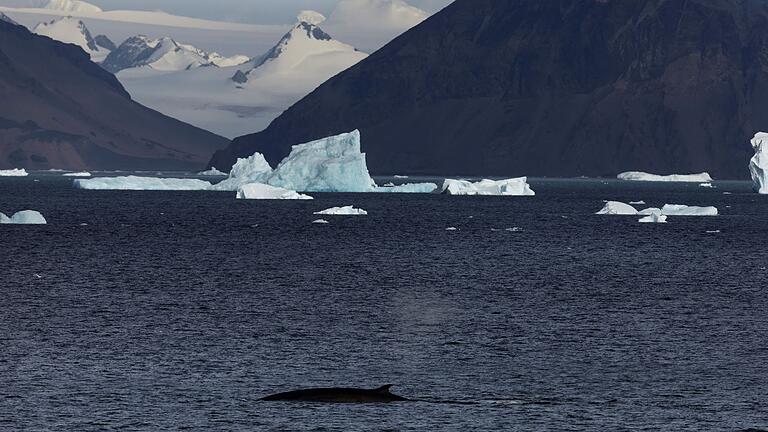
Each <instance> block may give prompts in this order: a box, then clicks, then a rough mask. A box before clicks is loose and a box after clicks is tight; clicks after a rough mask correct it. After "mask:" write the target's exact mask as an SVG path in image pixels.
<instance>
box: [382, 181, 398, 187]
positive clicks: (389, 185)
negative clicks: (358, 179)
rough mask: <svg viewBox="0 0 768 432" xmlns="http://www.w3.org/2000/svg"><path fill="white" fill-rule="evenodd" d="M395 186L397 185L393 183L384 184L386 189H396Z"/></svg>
mask: <svg viewBox="0 0 768 432" xmlns="http://www.w3.org/2000/svg"><path fill="white" fill-rule="evenodd" d="M395 186H396V185H395V184H394V183H392V182H389V183H385V184H384V187H395Z"/></svg>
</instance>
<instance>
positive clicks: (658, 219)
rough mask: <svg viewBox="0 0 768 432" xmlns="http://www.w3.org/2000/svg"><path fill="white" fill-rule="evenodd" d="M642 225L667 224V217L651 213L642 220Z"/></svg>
mask: <svg viewBox="0 0 768 432" xmlns="http://www.w3.org/2000/svg"><path fill="white" fill-rule="evenodd" d="M638 222H640V223H667V217H666V216H664V215H662V214H659V213H651V214H649V215H648V216H646V217H644V218H642V219H640V220H639V221H638Z"/></svg>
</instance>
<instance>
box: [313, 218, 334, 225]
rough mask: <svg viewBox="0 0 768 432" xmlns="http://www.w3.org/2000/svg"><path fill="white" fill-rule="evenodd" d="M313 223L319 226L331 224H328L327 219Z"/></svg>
mask: <svg viewBox="0 0 768 432" xmlns="http://www.w3.org/2000/svg"><path fill="white" fill-rule="evenodd" d="M312 223H313V224H318V225H325V224H329V223H330V222H328V221H327V220H325V219H317V220H313V221H312Z"/></svg>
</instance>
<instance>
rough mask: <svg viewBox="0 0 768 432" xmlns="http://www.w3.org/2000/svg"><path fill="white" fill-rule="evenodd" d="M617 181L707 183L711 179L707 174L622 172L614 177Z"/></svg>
mask: <svg viewBox="0 0 768 432" xmlns="http://www.w3.org/2000/svg"><path fill="white" fill-rule="evenodd" d="M616 178H618V179H619V180H628V181H648V182H681V183H709V182H711V181H712V177H711V176H710V175H709V174H708V173H705V172H704V173H700V174H670V175H657V174H649V173H645V172H640V171H629V172H624V173H621V174H619V175H618V176H616Z"/></svg>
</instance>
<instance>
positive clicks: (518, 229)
mask: <svg viewBox="0 0 768 432" xmlns="http://www.w3.org/2000/svg"><path fill="white" fill-rule="evenodd" d="M504 231H508V232H523V229H522V228H520V227H512V228H507V229H505V230H504Z"/></svg>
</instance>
